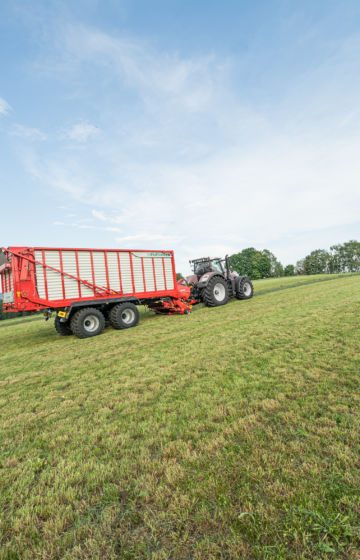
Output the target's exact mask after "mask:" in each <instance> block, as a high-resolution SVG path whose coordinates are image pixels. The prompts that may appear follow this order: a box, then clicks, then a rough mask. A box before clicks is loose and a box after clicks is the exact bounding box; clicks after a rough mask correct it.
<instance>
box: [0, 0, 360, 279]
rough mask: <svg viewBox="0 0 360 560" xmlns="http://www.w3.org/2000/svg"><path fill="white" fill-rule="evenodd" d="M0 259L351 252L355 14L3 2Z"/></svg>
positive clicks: (357, 56) (359, 215)
mask: <svg viewBox="0 0 360 560" xmlns="http://www.w3.org/2000/svg"><path fill="white" fill-rule="evenodd" d="M0 192H1V214H0V245H2V246H10V245H22V246H23V245H27V246H33V245H36V246H53V247H54V246H63V247H108V248H112V247H120V248H136V249H142V248H150V249H173V250H175V256H176V261H177V269H178V271H180V272H182V273H187V272H188V264H187V263H188V260H189V259H191V258H196V257H201V256H214V257H222V256H224V255H225V254H232V253H234V252H238V251H240V250H241V249H243V248H245V247H249V246H253V247H256V248H259V249H262V248H268V249H270V250H271V251H272V252H273V253H274V254H275V255H276V256H277V257H278V258H279V259H280V260H281V262H282V263H283V264H284V265H286V264H288V263H295V262H296V261H297V260H298V259H300V258H302V257H304V256H305V255H306V254H308V253H309V252H310V251H311V250H313V249H316V248H328V247H329V246H330V245H332V244H335V243H341V242H344V241H347V240H349V239H359V238H360V2H358V1H357V0H356V1H355V0H354V1H350V0H349V1H347V0H343V1H342V2H339V1H338V0H336V1H333V0H326V1H323V0H317V1H316V2H314V1H313V0H311V1H308V0H302V1H301V2H295V1H290V0H251V1H250V0H247V1H244V0H223V2H219V1H215V0H197V1H196V2H194V1H190V0H153V1H151V0H142V1H141V0H101V1H100V0H99V1H98V0H86V1H85V0H77V1H76V2H73V1H67V0H63V1H55V0H46V1H45V0H44V1H41V0H38V1H35V0H33V1H31V0H26V1H25V0H18V1H15V0H13V1H11V0H1V3H0Z"/></svg>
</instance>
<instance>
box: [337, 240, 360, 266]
mask: <svg viewBox="0 0 360 560" xmlns="http://www.w3.org/2000/svg"><path fill="white" fill-rule="evenodd" d="M330 251H331V268H332V271H334V272H360V242H359V241H355V240H354V239H351V240H350V241H347V242H346V243H343V244H342V245H341V244H339V245H333V246H332V247H330Z"/></svg>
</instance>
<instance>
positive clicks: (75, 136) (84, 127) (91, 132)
mask: <svg viewBox="0 0 360 560" xmlns="http://www.w3.org/2000/svg"><path fill="white" fill-rule="evenodd" d="M98 133H99V129H98V127H96V126H94V125H93V124H91V123H88V122H79V123H77V124H74V125H73V126H72V127H71V128H70V129H69V130H68V131H67V132H66V137H67V138H69V139H70V140H74V141H75V142H87V141H88V140H90V138H93V137H94V136H96V135H97V134H98Z"/></svg>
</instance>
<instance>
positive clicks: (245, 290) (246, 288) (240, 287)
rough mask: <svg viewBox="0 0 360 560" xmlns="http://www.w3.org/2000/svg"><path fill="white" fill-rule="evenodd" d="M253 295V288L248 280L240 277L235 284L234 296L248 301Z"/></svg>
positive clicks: (245, 277)
mask: <svg viewBox="0 0 360 560" xmlns="http://www.w3.org/2000/svg"><path fill="white" fill-rule="evenodd" d="M253 295H254V288H253V285H252V282H251V280H250V278H248V277H247V276H240V277H239V278H238V279H237V283H236V292H235V296H236V298H237V299H250V298H252V297H253Z"/></svg>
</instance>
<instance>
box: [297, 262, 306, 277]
mask: <svg viewBox="0 0 360 560" xmlns="http://www.w3.org/2000/svg"><path fill="white" fill-rule="evenodd" d="M304 263H305V259H300V260H299V261H298V262H297V263H296V267H295V272H296V274H300V275H301V274H305V268H304Z"/></svg>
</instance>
